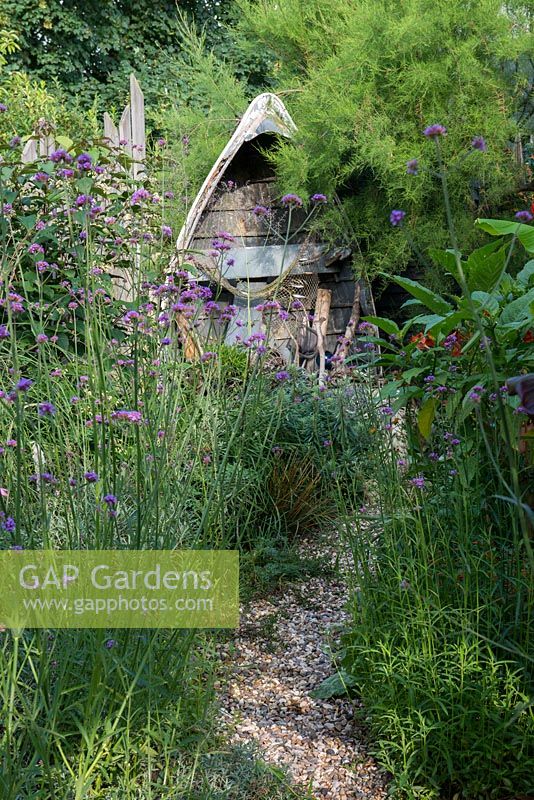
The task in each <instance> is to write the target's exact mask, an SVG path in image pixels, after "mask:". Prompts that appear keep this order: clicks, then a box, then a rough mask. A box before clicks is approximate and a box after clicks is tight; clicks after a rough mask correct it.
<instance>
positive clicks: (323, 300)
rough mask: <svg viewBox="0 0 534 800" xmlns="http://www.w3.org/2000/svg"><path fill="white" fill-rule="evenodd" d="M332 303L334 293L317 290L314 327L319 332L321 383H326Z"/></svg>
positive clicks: (326, 290) (318, 347) (327, 290)
mask: <svg viewBox="0 0 534 800" xmlns="http://www.w3.org/2000/svg"><path fill="white" fill-rule="evenodd" d="M331 302H332V292H331V290H330V289H317V300H316V302H315V313H314V321H313V324H314V327H315V330H316V332H317V350H318V352H319V383H320V384H323V383H324V378H325V374H326V367H325V340H326V331H327V329H328V317H329V316H330V303H331Z"/></svg>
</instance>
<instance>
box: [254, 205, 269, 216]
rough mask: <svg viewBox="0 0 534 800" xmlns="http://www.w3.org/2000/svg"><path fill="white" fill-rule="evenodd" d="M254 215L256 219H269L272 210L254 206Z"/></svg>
mask: <svg viewBox="0 0 534 800" xmlns="http://www.w3.org/2000/svg"><path fill="white" fill-rule="evenodd" d="M252 213H253V214H254V215H255V216H256V217H268V216H269V215H270V213H271V210H270V208H267V206H254V208H253V209H252Z"/></svg>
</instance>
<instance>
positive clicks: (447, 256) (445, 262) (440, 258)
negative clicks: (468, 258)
mask: <svg viewBox="0 0 534 800" xmlns="http://www.w3.org/2000/svg"><path fill="white" fill-rule="evenodd" d="M457 252H458V255H459V256H460V258H461V257H462V254H461V253H460V251H457ZM428 253H429V255H430V258H431V259H432V260H433V261H435V262H436V264H439V265H440V267H444V268H445V269H446V270H447V272H452V273H453V275H455V274H456V269H457V263H456V255H455V251H454V250H438V249H437V248H435V247H431V248H430V249H429V251H428Z"/></svg>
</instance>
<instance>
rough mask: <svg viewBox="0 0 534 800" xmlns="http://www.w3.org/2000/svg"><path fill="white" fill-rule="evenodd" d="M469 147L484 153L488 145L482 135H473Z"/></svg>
mask: <svg viewBox="0 0 534 800" xmlns="http://www.w3.org/2000/svg"><path fill="white" fill-rule="evenodd" d="M471 147H472V148H473V150H480V152H481V153H485V152H486V151H487V149H488V145H487V144H486V140H485V139H484V137H483V136H474V137H473V139H472V140H471Z"/></svg>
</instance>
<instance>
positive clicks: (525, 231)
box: [475, 219, 534, 253]
mask: <svg viewBox="0 0 534 800" xmlns="http://www.w3.org/2000/svg"><path fill="white" fill-rule="evenodd" d="M475 224H476V225H478V226H479V227H480V228H482V230H484V231H486V233H491V235H492V236H509V235H510V234H512V235H513V234H515V235H516V236H517V238H518V239H519V241H520V242H521V244H522V245H523V247H524V248H525V250H526V251H527V253H534V227H533V226H532V225H524V224H523V223H522V222H511V221H510V220H505V219H477V220H476V223H475Z"/></svg>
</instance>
